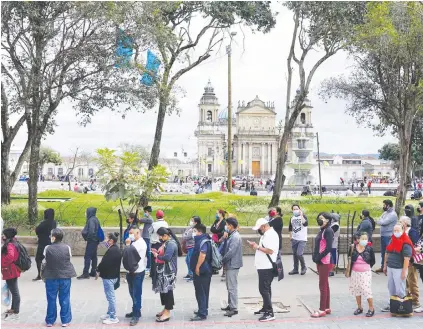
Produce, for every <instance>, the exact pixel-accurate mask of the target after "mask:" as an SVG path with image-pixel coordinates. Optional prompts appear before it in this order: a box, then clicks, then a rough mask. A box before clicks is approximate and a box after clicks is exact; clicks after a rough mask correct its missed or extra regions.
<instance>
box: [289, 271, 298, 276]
mask: <svg viewBox="0 0 423 329" xmlns="http://www.w3.org/2000/svg"><path fill="white" fill-rule="evenodd" d="M288 274H289V275H295V274H300V273H299V272H298V271H297V270H292V271H291V272H289V273H288Z"/></svg>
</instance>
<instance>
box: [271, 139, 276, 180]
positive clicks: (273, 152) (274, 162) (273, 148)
mask: <svg viewBox="0 0 423 329" xmlns="http://www.w3.org/2000/svg"><path fill="white" fill-rule="evenodd" d="M276 153H277V152H276V143H272V173H273V174H274V173H276Z"/></svg>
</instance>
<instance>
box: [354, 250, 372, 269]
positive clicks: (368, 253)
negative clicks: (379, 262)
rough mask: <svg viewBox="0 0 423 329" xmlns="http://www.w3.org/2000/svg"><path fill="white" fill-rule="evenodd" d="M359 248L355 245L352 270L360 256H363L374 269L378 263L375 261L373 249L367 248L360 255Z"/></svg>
mask: <svg viewBox="0 0 423 329" xmlns="http://www.w3.org/2000/svg"><path fill="white" fill-rule="evenodd" d="M356 247H357V246H356V245H354V249H353V251H352V254H351V268H352V266H353V264H354V263H355V262H356V261H357V258H358V256H361V257H362V258H363V260H364V261H365V262H366V263H367V264H369V265H370V267H373V265H375V263H376V259H375V252H374V251H373V248H372V247H370V246H366V247H365V248H364V251H363V252H362V253H361V254H360V253H359V252H358V250H357V248H356Z"/></svg>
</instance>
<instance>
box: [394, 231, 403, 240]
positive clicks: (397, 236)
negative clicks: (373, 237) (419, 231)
mask: <svg viewBox="0 0 423 329" xmlns="http://www.w3.org/2000/svg"><path fill="white" fill-rule="evenodd" d="M401 235H402V232H394V236H395V237H396V238H397V239H399V238H400V237H401Z"/></svg>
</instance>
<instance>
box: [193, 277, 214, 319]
mask: <svg viewBox="0 0 423 329" xmlns="http://www.w3.org/2000/svg"><path fill="white" fill-rule="evenodd" d="M210 282H211V275H200V276H198V275H194V288H195V298H196V299H197V304H198V316H199V317H201V318H207V316H208V315H209V294H210Z"/></svg>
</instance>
